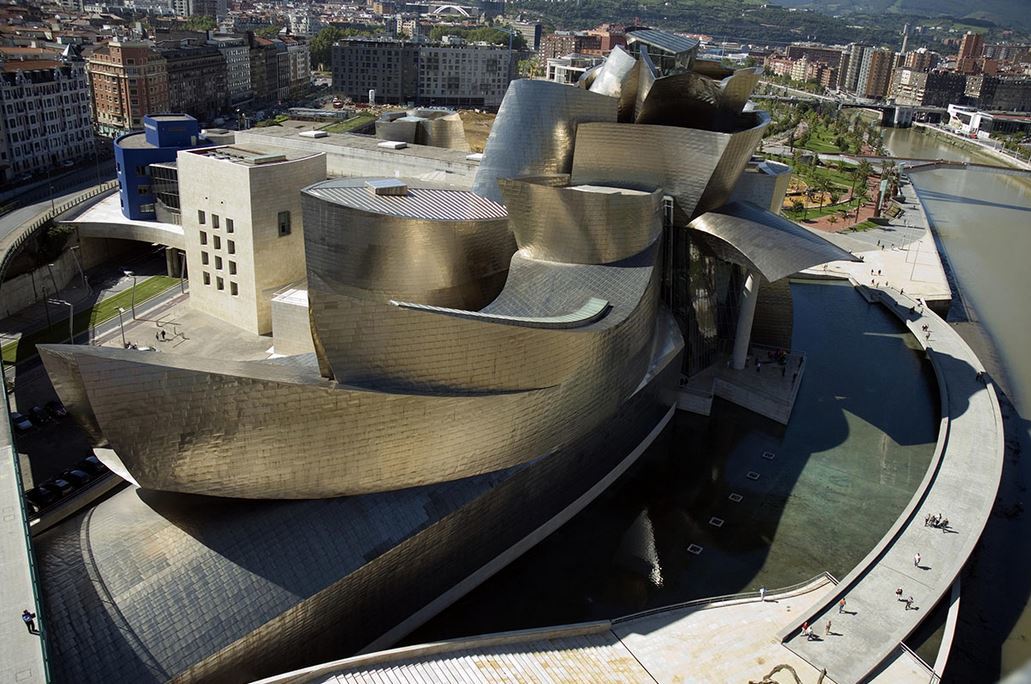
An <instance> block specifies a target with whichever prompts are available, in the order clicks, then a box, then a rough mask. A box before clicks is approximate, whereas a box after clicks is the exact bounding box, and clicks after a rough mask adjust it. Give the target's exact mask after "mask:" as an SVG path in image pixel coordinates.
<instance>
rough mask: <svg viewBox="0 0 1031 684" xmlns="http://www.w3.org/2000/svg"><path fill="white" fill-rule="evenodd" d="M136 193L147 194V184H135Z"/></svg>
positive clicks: (148, 188)
mask: <svg viewBox="0 0 1031 684" xmlns="http://www.w3.org/2000/svg"><path fill="white" fill-rule="evenodd" d="M136 194H137V195H149V194H150V186H149V185H138V186H136Z"/></svg>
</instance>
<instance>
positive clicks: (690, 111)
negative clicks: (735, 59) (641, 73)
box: [636, 68, 760, 131]
mask: <svg viewBox="0 0 1031 684" xmlns="http://www.w3.org/2000/svg"><path fill="white" fill-rule="evenodd" d="M759 74H760V70H759V69H758V68H748V69H738V70H737V71H735V72H734V74H733V75H732V76H728V77H727V78H725V79H723V80H721V81H716V80H713V79H711V78H708V77H707V76H703V75H701V74H698V73H695V72H693V71H688V72H684V73H679V74H673V75H670V76H663V77H661V78H657V79H655V82H654V83H652V84H651V87H650V88H649V89H648V91H647V93H644V95H643V101H642V102H641V106H640V107H639V108H638V109H637V117H636V122H637V123H640V124H658V125H666V126H688V127H691V128H704V129H706V130H712V131H731V130H734V129H735V127H736V124H737V116H738V115H739V114H741V111H742V109H743V108H744V106H745V102H747V101H748V98H749V97H751V95H752V90H753V89H754V88H755V86H756V84H757V83H758V82H759Z"/></svg>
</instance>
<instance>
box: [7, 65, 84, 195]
mask: <svg viewBox="0 0 1031 684" xmlns="http://www.w3.org/2000/svg"><path fill="white" fill-rule="evenodd" d="M24 50H35V49H33V48H24ZM23 56H24V57H26V58H25V59H5V60H4V61H3V62H2V63H0V177H2V179H3V180H11V179H13V178H16V177H17V176H19V175H21V174H24V173H35V172H37V171H43V170H46V169H48V168H50V167H52V166H54V165H55V164H58V163H59V162H62V161H68V160H76V159H82V158H83V157H86V156H89V155H92V154H93V153H94V142H93V127H92V120H91V117H90V98H89V91H88V83H87V78H86V68H85V63H84V62H83V61H82V60H79V59H55V58H53V57H54V55H52V54H51V55H50V58H43V57H46V56H47V55H45V54H43V51H42V50H40V51H39V54H28V53H27V54H24V55H23ZM33 57H36V59H33Z"/></svg>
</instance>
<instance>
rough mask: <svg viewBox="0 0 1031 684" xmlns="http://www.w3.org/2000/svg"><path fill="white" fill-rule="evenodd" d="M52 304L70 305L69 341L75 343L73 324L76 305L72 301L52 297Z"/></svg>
mask: <svg viewBox="0 0 1031 684" xmlns="http://www.w3.org/2000/svg"><path fill="white" fill-rule="evenodd" d="M50 303H51V304H64V305H65V306H67V307H68V343H69V344H75V326H74V324H73V322H74V319H75V305H74V304H72V303H71V302H66V301H65V300H63V299H51V300H50Z"/></svg>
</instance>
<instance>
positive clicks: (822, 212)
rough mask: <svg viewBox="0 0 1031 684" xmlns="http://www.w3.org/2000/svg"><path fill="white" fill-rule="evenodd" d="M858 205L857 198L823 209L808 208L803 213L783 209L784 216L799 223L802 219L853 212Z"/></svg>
mask: <svg viewBox="0 0 1031 684" xmlns="http://www.w3.org/2000/svg"><path fill="white" fill-rule="evenodd" d="M858 203H859V198H858V197H856V198H854V199H850V200H849V201H848V202H838V203H837V204H828V205H826V206H824V207H823V208H820V207H810V208H809V209H808V210H806V211H805V212H801V211H795V210H794V209H784V214H785V215H786V216H787V217H788V218H790V219H791V220H793V221H801V220H803V217H804V218H805V219H815V218H820V217H822V216H829V215H830V214H836V213H838V212H840V211H845V210H847V211H853V210H854V209H855V208H856V205H857V204H858Z"/></svg>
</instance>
